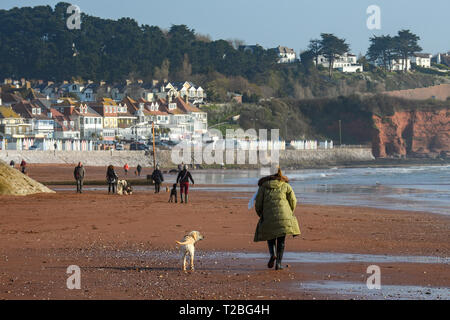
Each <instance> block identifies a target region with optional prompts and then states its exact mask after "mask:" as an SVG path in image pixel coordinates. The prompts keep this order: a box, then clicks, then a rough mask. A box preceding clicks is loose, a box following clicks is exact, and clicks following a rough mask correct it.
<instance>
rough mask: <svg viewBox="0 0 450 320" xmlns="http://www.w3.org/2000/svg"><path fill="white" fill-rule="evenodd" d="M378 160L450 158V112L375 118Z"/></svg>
mask: <svg viewBox="0 0 450 320" xmlns="http://www.w3.org/2000/svg"><path fill="white" fill-rule="evenodd" d="M372 120H373V123H374V127H375V132H374V135H373V141H372V149H373V154H374V155H375V156H376V157H387V156H405V155H410V156H426V155H428V156H429V155H431V156H436V155H439V154H440V155H444V156H448V155H450V109H448V108H447V109H440V110H434V111H418V110H415V111H397V112H395V113H394V114H393V115H392V116H385V117H379V116H377V115H373V117H372Z"/></svg>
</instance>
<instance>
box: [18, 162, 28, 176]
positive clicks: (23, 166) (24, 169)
mask: <svg viewBox="0 0 450 320" xmlns="http://www.w3.org/2000/svg"><path fill="white" fill-rule="evenodd" d="M20 171H21V172H22V173H23V174H27V162H26V161H25V160H23V159H22V161H21V162H20Z"/></svg>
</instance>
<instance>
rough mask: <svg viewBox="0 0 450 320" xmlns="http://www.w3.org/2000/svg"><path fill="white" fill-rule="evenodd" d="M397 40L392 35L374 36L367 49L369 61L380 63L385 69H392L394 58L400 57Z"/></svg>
mask: <svg viewBox="0 0 450 320" xmlns="http://www.w3.org/2000/svg"><path fill="white" fill-rule="evenodd" d="M395 42H396V40H395V39H394V38H392V37H391V36H389V35H387V36H384V35H382V36H379V37H377V36H373V37H372V38H370V46H369V49H368V51H367V56H368V58H369V61H371V62H373V63H380V64H381V65H382V66H383V68H384V70H385V71H388V70H389V71H390V70H391V69H392V60H393V59H398V53H397V49H396V44H395Z"/></svg>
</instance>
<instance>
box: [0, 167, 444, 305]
mask: <svg viewBox="0 0 450 320" xmlns="http://www.w3.org/2000/svg"><path fill="white" fill-rule="evenodd" d="M72 170H73V168H72V166H43V165H41V166H31V167H30V170H29V172H30V176H31V177H33V178H35V179H37V180H39V181H58V180H70V179H71V178H72V176H71V173H72ZM119 170H120V169H119ZM87 172H89V173H90V176H89V178H92V179H97V178H98V179H101V178H103V177H104V168H93V167H92V168H89V167H88V168H87ZM144 173H145V171H144ZM133 175H134V174H133ZM50 187H51V186H50ZM195 187H203V188H204V187H208V186H207V185H203V186H197V185H194V186H193V188H192V191H191V196H190V203H188V204H180V203H177V204H175V203H168V202H167V201H168V198H169V194H168V193H165V192H162V193H160V194H154V193H153V189H152V187H151V186H148V190H145V189H144V190H141V189H139V191H136V192H135V193H134V194H133V195H131V196H118V195H107V194H106V192H104V191H102V190H93V191H92V190H86V191H85V193H83V194H81V195H80V194H76V193H75V189H74V190H73V191H69V190H65V191H58V192H57V193H56V194H45V195H44V194H37V195H32V196H27V197H13V196H0V203H1V209H0V243H1V244H2V245H1V247H0V299H384V298H387V299H403V298H416V299H417V298H418V299H430V298H434V299H449V296H448V290H449V288H450V272H449V259H448V257H449V255H450V244H449V243H450V241H449V240H450V232H449V231H450V220H449V217H448V216H445V215H438V214H429V213H425V212H423V213H422V212H408V211H391V210H383V209H372V208H361V207H344V206H320V205H305V204H302V202H301V201H302V200H301V198H299V199H298V201H299V203H298V206H297V209H296V211H295V215H296V216H297V218H298V220H299V223H300V229H301V231H302V234H301V236H299V237H297V238H289V239H288V240H287V244H286V245H287V248H286V254H285V261H284V262H283V264H284V265H285V266H286V265H287V267H286V268H285V269H284V270H282V271H275V270H269V269H267V267H266V264H267V260H268V254H267V248H266V243H264V242H258V243H255V242H253V235H254V230H255V227H256V223H257V215H256V213H255V212H254V210H250V211H249V210H248V209H247V203H248V198H249V197H250V196H251V194H249V193H237V192H233V191H232V189H233V186H227V187H228V188H230V191H228V192H214V191H205V190H204V189H203V188H202V189H198V190H196V188H195ZM68 188H73V187H72V186H68ZM191 230H198V231H201V232H202V233H203V234H204V236H205V239H204V240H203V241H201V242H199V243H198V244H197V246H196V248H197V254H196V270H195V272H188V273H184V272H182V271H181V259H180V253H179V251H178V249H177V247H176V243H175V241H176V240H180V239H182V237H183V236H184V234H185V233H187V232H189V231H191ZM373 264H376V265H379V266H380V269H381V284H382V286H385V287H386V288H389V290H387V289H386V290H384V291H383V290H382V292H381V294H380V292H377V293H372V292H370V293H367V292H366V291H361V290H362V289H361V290H359V289H358V288H359V287H360V286H363V287H365V284H366V279H367V277H368V276H369V274H367V273H366V269H367V267H368V266H369V265H373ZM69 265H78V266H79V267H80V268H81V289H80V290H69V289H68V288H67V287H66V279H67V277H68V275H67V274H66V269H67V267H68V266H69ZM327 285H329V286H328V287H331V289H330V288H328V287H327ZM349 285H350V286H353V287H351V288H353V289H350V290H348V286H349ZM327 288H328V289H327ZM346 288H347V289H346ZM366 290H367V289H366ZM408 295H409V296H408Z"/></svg>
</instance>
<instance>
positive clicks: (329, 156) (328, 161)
mask: <svg viewBox="0 0 450 320" xmlns="http://www.w3.org/2000/svg"><path fill="white" fill-rule="evenodd" d="M0 159H1V160H3V161H5V162H7V163H9V162H10V161H11V160H14V161H15V162H16V164H19V163H20V161H21V160H22V159H24V160H25V161H26V162H27V163H29V164H50V163H55V164H76V163H78V162H79V161H81V162H83V164H84V165H86V166H107V165H109V164H112V165H114V166H123V165H124V164H125V163H128V164H129V165H130V166H137V165H138V164H140V165H141V166H144V167H149V166H153V157H152V155H151V154H150V153H148V152H147V153H146V152H144V151H56V152H53V151H39V150H32V151H29V150H22V151H15V150H0ZM374 159H375V158H374V156H373V155H372V150H371V149H370V148H343V149H339V148H336V149H318V150H285V151H280V164H281V165H282V166H292V167H298V166H300V167H303V166H317V165H338V164H344V163H345V164H350V163H352V162H363V161H371V160H374ZM156 161H157V163H159V164H161V166H163V167H175V166H176V165H175V164H174V163H172V160H171V153H170V151H169V150H161V151H157V159H156Z"/></svg>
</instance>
